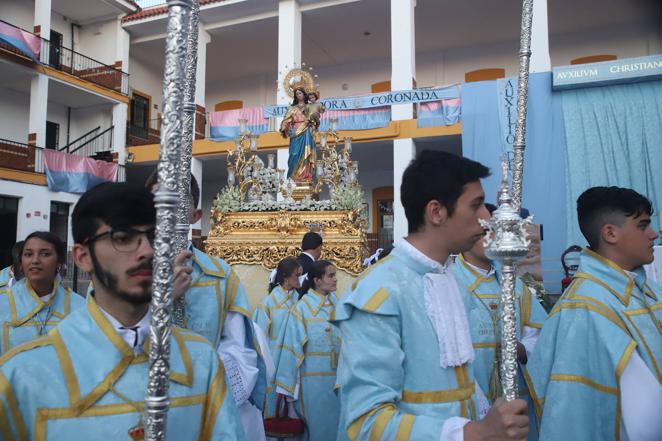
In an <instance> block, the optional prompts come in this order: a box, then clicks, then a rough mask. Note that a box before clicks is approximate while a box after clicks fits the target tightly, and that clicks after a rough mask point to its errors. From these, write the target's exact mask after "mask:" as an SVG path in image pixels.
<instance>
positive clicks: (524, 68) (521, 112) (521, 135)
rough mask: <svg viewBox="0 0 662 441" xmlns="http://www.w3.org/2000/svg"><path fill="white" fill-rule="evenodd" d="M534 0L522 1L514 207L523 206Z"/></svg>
mask: <svg viewBox="0 0 662 441" xmlns="http://www.w3.org/2000/svg"><path fill="white" fill-rule="evenodd" d="M532 20H533V0H523V1H522V24H521V31H520V49H519V75H518V80H517V125H516V126H515V142H514V143H513V153H514V155H513V184H512V186H513V207H514V208H515V209H516V210H518V211H519V209H520V207H521V206H522V179H523V176H524V149H525V148H526V112H527V107H528V95H529V62H530V60H531V27H532Z"/></svg>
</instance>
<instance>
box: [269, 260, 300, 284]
mask: <svg viewBox="0 0 662 441" xmlns="http://www.w3.org/2000/svg"><path fill="white" fill-rule="evenodd" d="M300 266H301V264H300V263H299V262H298V261H297V260H296V259H295V258H294V257H286V258H284V259H283V260H281V261H280V262H278V266H277V267H276V277H275V278H274V281H273V282H270V283H269V292H271V291H273V290H274V288H275V287H276V286H278V285H281V284H282V283H283V281H284V280H285V279H286V278H288V277H290V276H291V275H292V274H294V272H295V271H296V270H297V268H299V267H300Z"/></svg>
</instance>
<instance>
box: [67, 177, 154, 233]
mask: <svg viewBox="0 0 662 441" xmlns="http://www.w3.org/2000/svg"><path fill="white" fill-rule="evenodd" d="M155 222H156V208H154V195H152V193H151V192H150V191H149V190H147V189H146V188H145V187H142V186H138V185H133V184H129V183H126V182H120V183H115V182H107V183H104V184H100V185H97V186H96V187H94V188H92V189H91V190H88V191H86V192H85V193H84V194H83V196H81V198H80V199H79V200H78V203H77V204H76V206H75V207H74V211H73V213H72V215H71V230H72V233H73V236H74V242H76V243H83V242H84V241H85V239H88V238H90V237H92V236H93V235H94V234H95V233H96V231H97V229H98V228H99V227H100V226H101V224H102V223H105V224H107V225H109V226H110V227H111V228H113V229H122V228H125V229H126V228H130V227H133V226H135V225H153V224H154V223H155Z"/></svg>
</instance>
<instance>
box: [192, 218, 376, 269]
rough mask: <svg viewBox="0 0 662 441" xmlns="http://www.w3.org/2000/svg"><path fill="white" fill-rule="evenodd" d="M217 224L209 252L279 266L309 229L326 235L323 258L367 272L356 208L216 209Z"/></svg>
mask: <svg viewBox="0 0 662 441" xmlns="http://www.w3.org/2000/svg"><path fill="white" fill-rule="evenodd" d="M212 221H213V223H214V226H213V228H212V230H211V231H210V233H209V237H208V239H207V241H206V243H205V245H206V251H207V253H209V254H212V255H214V256H218V257H220V258H222V259H224V260H226V261H227V262H229V263H231V264H234V263H244V264H260V265H262V266H264V267H265V268H267V269H272V268H275V267H276V265H277V264H278V262H279V261H280V260H282V259H283V258H285V257H288V256H296V255H297V254H298V253H299V252H300V249H299V245H300V244H301V238H302V237H303V235H304V234H305V233H306V232H308V231H310V230H321V231H322V232H323V235H324V254H323V255H322V258H323V259H328V260H330V261H332V262H333V263H334V264H335V265H336V266H337V267H338V268H341V269H344V270H345V271H347V272H349V273H351V274H354V275H356V274H359V273H360V272H361V271H362V270H363V267H362V263H363V257H364V255H365V254H366V250H365V246H366V245H365V244H366V242H365V230H364V225H363V220H362V218H361V217H360V215H359V213H358V212H356V211H278V212H232V213H223V212H220V211H218V210H215V211H213V212H212Z"/></svg>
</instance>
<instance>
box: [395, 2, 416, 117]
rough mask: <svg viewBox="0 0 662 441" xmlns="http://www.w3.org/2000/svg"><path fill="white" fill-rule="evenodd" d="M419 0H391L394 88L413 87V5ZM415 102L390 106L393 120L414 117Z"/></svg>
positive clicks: (414, 74)
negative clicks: (413, 103)
mask: <svg viewBox="0 0 662 441" xmlns="http://www.w3.org/2000/svg"><path fill="white" fill-rule="evenodd" d="M415 7H416V0H391V90H407V89H412V88H413V87H414V78H416V41H415V30H416V27H415V24H414V18H415V17H414V8H415ZM413 117H414V108H413V105H412V104H398V105H396V106H391V119H393V120H394V121H395V120H400V119H412V118H413Z"/></svg>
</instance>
